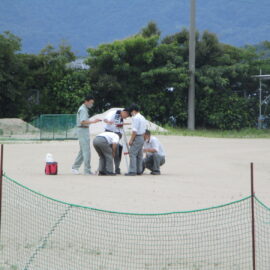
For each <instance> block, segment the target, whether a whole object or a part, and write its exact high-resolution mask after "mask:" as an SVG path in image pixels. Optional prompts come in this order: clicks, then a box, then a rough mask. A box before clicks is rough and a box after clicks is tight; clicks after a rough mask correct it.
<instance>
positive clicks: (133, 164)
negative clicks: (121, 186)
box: [129, 135, 144, 174]
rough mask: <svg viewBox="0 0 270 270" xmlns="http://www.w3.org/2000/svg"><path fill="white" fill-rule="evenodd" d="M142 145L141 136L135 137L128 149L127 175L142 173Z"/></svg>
mask: <svg viewBox="0 0 270 270" xmlns="http://www.w3.org/2000/svg"><path fill="white" fill-rule="evenodd" d="M143 144H144V139H143V136H142V135H139V136H136V137H135V139H134V141H133V143H132V145H131V146H130V149H129V159H130V162H129V173H136V174H137V173H142V170H143Z"/></svg>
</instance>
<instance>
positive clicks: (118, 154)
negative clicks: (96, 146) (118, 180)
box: [114, 144, 123, 172]
mask: <svg viewBox="0 0 270 270" xmlns="http://www.w3.org/2000/svg"><path fill="white" fill-rule="evenodd" d="M122 149H123V146H122V145H121V144H118V145H117V148H116V153H115V157H114V167H115V172H117V171H118V170H119V171H120V163H121V157H122Z"/></svg>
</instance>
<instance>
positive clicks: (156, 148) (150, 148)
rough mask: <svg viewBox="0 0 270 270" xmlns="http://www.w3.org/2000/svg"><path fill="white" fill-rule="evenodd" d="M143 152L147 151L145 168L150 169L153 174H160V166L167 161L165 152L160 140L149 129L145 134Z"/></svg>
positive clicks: (144, 161)
mask: <svg viewBox="0 0 270 270" xmlns="http://www.w3.org/2000/svg"><path fill="white" fill-rule="evenodd" d="M143 152H144V153H146V157H145V158H144V160H143V168H147V169H149V170H150V171H151V174H153V175H159V174H160V166H162V165H163V164H164V163H165V153H164V150H163V147H162V145H161V143H160V142H159V140H158V139H157V138H156V137H154V136H152V135H151V132H150V130H148V129H147V130H146V131H145V134H144V146H143Z"/></svg>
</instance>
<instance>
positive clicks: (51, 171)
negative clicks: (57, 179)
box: [45, 162, 58, 175]
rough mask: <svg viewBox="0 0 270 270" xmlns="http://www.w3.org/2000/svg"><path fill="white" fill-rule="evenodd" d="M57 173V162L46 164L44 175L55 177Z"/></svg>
mask: <svg viewBox="0 0 270 270" xmlns="http://www.w3.org/2000/svg"><path fill="white" fill-rule="evenodd" d="M57 171H58V164H57V162H46V166H45V174H47V175H56V174H57Z"/></svg>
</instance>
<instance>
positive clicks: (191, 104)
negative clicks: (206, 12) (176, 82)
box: [188, 0, 196, 130]
mask: <svg viewBox="0 0 270 270" xmlns="http://www.w3.org/2000/svg"><path fill="white" fill-rule="evenodd" d="M195 18H196V0H190V30H189V75H190V83H189V91H188V129H190V130H194V129H195V48H196V40H195V38H196V20H195Z"/></svg>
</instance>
